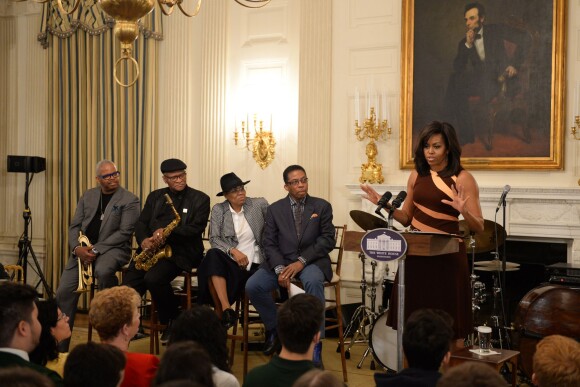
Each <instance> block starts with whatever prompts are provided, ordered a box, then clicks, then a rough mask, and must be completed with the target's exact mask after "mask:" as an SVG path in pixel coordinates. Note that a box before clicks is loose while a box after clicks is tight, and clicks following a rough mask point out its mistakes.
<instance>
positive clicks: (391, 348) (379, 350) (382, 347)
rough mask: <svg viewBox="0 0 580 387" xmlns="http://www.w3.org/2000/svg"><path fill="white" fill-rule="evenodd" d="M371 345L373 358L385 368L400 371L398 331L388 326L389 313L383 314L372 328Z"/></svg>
mask: <svg viewBox="0 0 580 387" xmlns="http://www.w3.org/2000/svg"><path fill="white" fill-rule="evenodd" d="M369 345H370V347H371V349H372V351H373V357H374V358H375V360H376V361H377V362H378V363H379V364H380V365H381V366H382V367H383V368H387V369H390V370H392V371H398V366H397V331H396V330H394V329H393V328H391V327H388V326H387V312H384V313H382V314H381V315H380V316H379V318H377V319H376V320H375V323H374V324H373V326H372V327H371V332H370V336H369Z"/></svg>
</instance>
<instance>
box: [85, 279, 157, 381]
mask: <svg viewBox="0 0 580 387" xmlns="http://www.w3.org/2000/svg"><path fill="white" fill-rule="evenodd" d="M140 304H141V298H140V297H139V294H138V293H137V291H136V290H135V289H133V288H130V287H127V286H117V287H114V288H110V289H105V290H101V291H100V292H98V293H96V294H95V297H94V298H93V300H92V302H91V306H90V309H89V320H90V322H91V324H92V325H93V327H94V328H95V330H96V331H97V333H98V334H99V337H100V338H101V342H103V343H105V344H110V345H112V346H114V347H117V348H118V349H120V350H121V351H123V352H124V353H125V357H126V359H127V362H126V365H125V378H124V379H123V384H122V385H121V386H122V387H130V386H134V387H139V386H142V387H148V386H149V385H150V384H151V381H152V380H153V378H154V377H155V372H156V371H157V367H158V365H159V359H158V358H157V357H156V356H153V355H150V354H148V353H136V352H127V350H128V349H129V342H130V341H131V339H132V338H133V337H134V336H135V334H137V331H138V330H139V319H140V317H141V315H140V313H139V306H140Z"/></svg>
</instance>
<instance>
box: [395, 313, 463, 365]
mask: <svg viewBox="0 0 580 387" xmlns="http://www.w3.org/2000/svg"><path fill="white" fill-rule="evenodd" d="M452 340H453V319H452V318H451V316H450V315H449V314H448V313H447V312H444V311H442V310H436V309H419V310H416V311H414V312H413V313H411V315H410V316H409V318H408V319H407V322H406V323H405V330H404V332H403V351H404V352H405V356H406V357H407V361H408V362H409V366H410V367H413V368H420V369H423V370H430V371H437V370H438V369H439V368H440V367H441V365H442V364H447V363H448V362H449V359H450V358H451V352H450V351H449V348H450V346H451V341H452Z"/></svg>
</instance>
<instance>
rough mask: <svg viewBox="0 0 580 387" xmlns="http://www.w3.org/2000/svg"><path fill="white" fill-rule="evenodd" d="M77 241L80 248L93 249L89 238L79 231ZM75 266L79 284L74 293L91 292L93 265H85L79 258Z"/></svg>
mask: <svg viewBox="0 0 580 387" xmlns="http://www.w3.org/2000/svg"><path fill="white" fill-rule="evenodd" d="M78 241H79V243H80V245H81V246H89V247H93V245H92V244H91V241H89V237H87V236H86V235H85V234H83V232H82V231H79V238H78ZM77 266H78V267H79V283H78V286H77V290H75V293H84V292H88V291H90V290H91V285H92V284H93V264H92V263H89V264H88V265H85V264H84V263H83V261H81V259H80V258H79V257H77Z"/></svg>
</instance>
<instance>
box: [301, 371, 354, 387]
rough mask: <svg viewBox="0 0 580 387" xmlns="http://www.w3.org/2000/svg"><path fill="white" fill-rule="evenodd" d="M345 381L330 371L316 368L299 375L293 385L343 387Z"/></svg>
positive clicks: (302, 386)
mask: <svg viewBox="0 0 580 387" xmlns="http://www.w3.org/2000/svg"><path fill="white" fill-rule="evenodd" d="M343 386H344V383H343V382H341V381H340V380H338V378H337V377H336V376H334V374H333V373H332V372H330V371H323V370H320V369H314V370H311V371H308V372H306V373H305V374H304V375H302V376H301V377H299V378H298V379H297V380H296V381H295V382H294V384H293V385H292V387H343Z"/></svg>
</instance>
